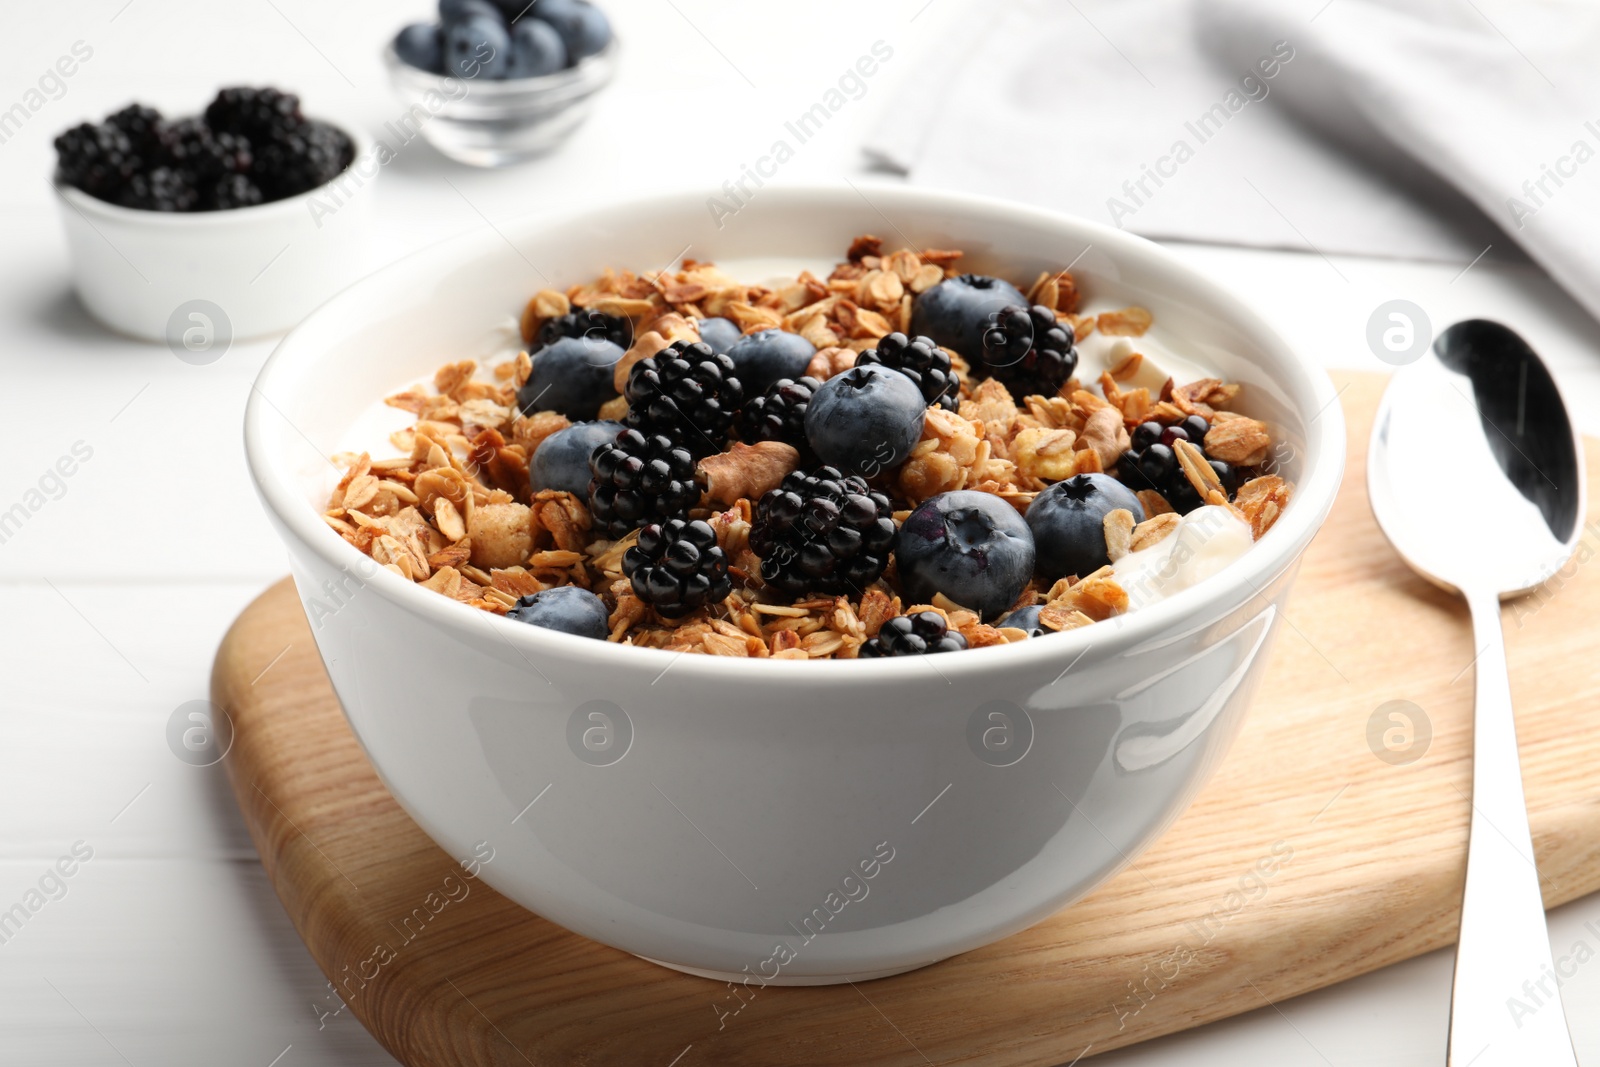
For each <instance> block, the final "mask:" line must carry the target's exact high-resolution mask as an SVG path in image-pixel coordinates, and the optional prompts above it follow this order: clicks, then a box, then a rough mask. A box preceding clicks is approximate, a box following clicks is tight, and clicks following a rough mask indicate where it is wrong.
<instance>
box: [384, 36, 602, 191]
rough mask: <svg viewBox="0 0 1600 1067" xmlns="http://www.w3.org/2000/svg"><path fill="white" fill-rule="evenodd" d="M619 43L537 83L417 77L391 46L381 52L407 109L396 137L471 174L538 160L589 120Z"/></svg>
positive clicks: (421, 72)
mask: <svg viewBox="0 0 1600 1067" xmlns="http://www.w3.org/2000/svg"><path fill="white" fill-rule="evenodd" d="M616 58H617V42H616V40H615V39H613V40H612V42H611V43H610V44H608V45H606V47H605V49H604V50H603V51H601V52H598V53H596V54H595V55H592V56H589V57H588V58H586V59H584V60H582V61H581V62H580V63H579V64H578V65H577V66H575V67H571V68H569V69H567V70H563V71H561V72H559V73H556V74H548V75H544V76H543V77H538V78H517V79H513V80H508V81H489V80H485V79H471V78H458V77H454V76H452V75H446V74H432V73H429V72H428V71H425V70H418V69H417V68H416V67H413V66H411V65H410V64H408V63H406V62H405V61H404V60H402V59H401V58H400V56H399V54H398V53H396V52H395V49H394V45H393V44H391V45H389V46H388V47H387V48H385V49H384V54H383V59H384V64H385V65H386V66H387V67H388V68H389V84H390V85H391V86H392V87H393V89H394V93H395V96H396V97H397V98H398V99H399V100H400V102H401V103H403V104H405V105H406V108H407V110H406V113H405V114H404V115H403V116H401V117H400V119H398V120H397V121H395V122H394V123H391V126H392V127H393V132H395V133H397V135H398V136H400V137H401V138H402V139H403V140H405V141H409V140H410V139H411V138H412V137H415V136H416V135H417V133H418V132H420V133H421V134H422V136H423V137H425V138H426V139H427V140H428V143H430V144H432V145H433V146H434V147H435V148H437V149H438V150H439V151H440V152H442V153H444V154H445V155H446V156H449V157H450V158H451V159H454V160H456V161H458V162H461V163H467V164H470V165H472V166H474V167H504V166H509V165H511V164H513V163H522V162H524V161H526V160H530V159H535V158H537V157H539V156H542V155H544V154H545V153H547V152H549V151H551V150H552V149H554V148H555V147H556V146H558V145H559V144H561V142H562V141H564V140H566V139H567V137H569V136H570V135H571V134H572V132H573V131H574V130H576V129H577V128H578V127H579V126H580V125H581V124H582V123H583V120H584V119H586V118H588V117H589V109H590V107H591V105H592V102H593V98H594V95H595V94H596V93H598V92H599V91H600V90H601V89H603V88H605V87H606V86H607V85H608V84H610V82H611V78H612V76H613V75H614V74H615V73H616Z"/></svg>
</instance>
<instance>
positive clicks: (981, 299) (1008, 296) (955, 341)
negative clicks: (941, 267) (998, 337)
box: [910, 274, 1028, 366]
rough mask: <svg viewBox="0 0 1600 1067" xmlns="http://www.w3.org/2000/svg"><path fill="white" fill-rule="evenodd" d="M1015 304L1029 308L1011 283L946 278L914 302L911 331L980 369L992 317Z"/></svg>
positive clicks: (979, 276) (983, 278)
mask: <svg viewBox="0 0 1600 1067" xmlns="http://www.w3.org/2000/svg"><path fill="white" fill-rule="evenodd" d="M1013 305H1020V306H1022V307H1027V306H1028V301H1027V300H1026V299H1025V298H1024V297H1023V295H1022V294H1021V293H1020V292H1018V291H1017V288H1016V286H1014V285H1012V284H1011V283H1010V282H1006V281H1001V280H1000V279H999V278H991V277H989V276H987V275H984V274H963V275H961V276H960V277H959V278H946V279H945V280H944V281H942V282H940V283H939V284H938V285H935V286H934V287H933V288H931V289H928V290H926V291H925V292H923V293H922V294H921V295H920V296H918V297H917V298H916V299H915V300H914V301H913V302H912V304H911V330H910V332H911V333H912V334H925V335H927V336H928V337H931V338H933V340H934V341H935V343H937V344H939V345H941V346H943V347H945V348H949V349H953V350H954V351H956V352H959V353H961V355H963V356H965V357H966V360H967V362H968V363H971V364H973V365H975V366H976V365H978V364H980V362H981V361H982V359H983V335H984V332H985V331H986V330H987V329H988V328H989V318H990V316H992V315H995V314H997V313H998V312H999V311H1000V310H1001V309H1002V308H1006V307H1010V306H1013Z"/></svg>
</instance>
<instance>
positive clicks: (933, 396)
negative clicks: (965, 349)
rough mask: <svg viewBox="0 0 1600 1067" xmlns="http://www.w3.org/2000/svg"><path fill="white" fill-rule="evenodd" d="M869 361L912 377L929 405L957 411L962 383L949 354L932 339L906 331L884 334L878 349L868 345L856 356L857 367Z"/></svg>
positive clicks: (879, 341)
mask: <svg viewBox="0 0 1600 1067" xmlns="http://www.w3.org/2000/svg"><path fill="white" fill-rule="evenodd" d="M869 363H878V364H881V365H883V366H885V367H888V368H889V369H890V370H897V371H899V372H900V373H901V374H904V375H905V376H906V377H907V378H910V379H911V380H912V381H913V382H915V383H916V386H917V388H918V389H920V390H921V391H922V399H924V400H926V401H927V402H928V404H929V406H930V407H931V406H932V405H934V404H938V405H939V406H940V407H942V408H944V409H946V410H947V411H954V410H956V408H957V407H958V406H959V405H960V394H961V382H960V380H958V379H957V378H956V375H955V372H954V371H953V370H952V369H951V366H950V353H948V352H946V351H945V350H944V349H942V348H940V347H939V346H938V345H936V344H934V343H933V341H932V339H930V338H927V337H915V338H912V337H907V336H906V335H905V334H903V333H891V334H890V335H889V336H887V337H881V338H879V339H878V347H877V348H869V349H867V350H866V351H865V352H862V353H861V354H860V355H859V356H857V357H856V366H858V367H861V366H865V365H867V364H869Z"/></svg>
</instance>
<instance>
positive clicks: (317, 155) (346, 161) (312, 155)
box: [251, 122, 355, 200]
mask: <svg viewBox="0 0 1600 1067" xmlns="http://www.w3.org/2000/svg"><path fill="white" fill-rule="evenodd" d="M251 144H253V145H257V144H258V145H259V147H258V148H257V149H256V152H255V165H254V167H253V168H252V170H251V177H252V178H253V179H254V180H255V182H256V184H257V185H259V186H261V190H262V192H263V193H265V194H266V196H267V199H269V200H282V199H284V198H286V197H290V196H299V195H300V194H301V193H304V192H308V191H310V190H312V189H315V188H317V187H318V186H321V185H326V184H328V183H329V182H331V181H333V179H335V178H337V177H338V176H339V175H340V174H341V173H343V172H344V169H345V168H346V167H348V166H349V165H350V163H351V162H352V161H353V160H354V159H355V144H354V143H353V142H352V141H351V140H350V138H349V136H348V135H347V134H346V133H345V132H344V131H343V130H340V129H337V128H335V127H333V126H329V125H328V124H327V123H325V122H305V123H303V124H302V125H301V127H300V129H298V130H296V131H294V132H292V133H289V134H287V135H285V136H283V137H281V138H278V139H276V140H271V141H267V142H265V143H261V142H257V141H254V140H252V141H251Z"/></svg>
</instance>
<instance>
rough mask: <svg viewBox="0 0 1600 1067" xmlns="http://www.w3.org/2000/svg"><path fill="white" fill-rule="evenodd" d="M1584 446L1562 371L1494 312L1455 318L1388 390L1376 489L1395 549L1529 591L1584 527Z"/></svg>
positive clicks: (1487, 582) (1449, 576)
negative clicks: (1565, 399)
mask: <svg viewBox="0 0 1600 1067" xmlns="http://www.w3.org/2000/svg"><path fill="white" fill-rule="evenodd" d="M1582 454H1583V453H1582V451H1581V448H1580V445H1579V442H1578V439H1577V436H1576V435H1575V434H1574V432H1573V428H1572V423H1571V420H1570V419H1569V418H1568V417H1567V409H1566V406H1565V405H1564V404H1563V403H1562V401H1561V394H1560V392H1559V391H1558V390H1557V388H1556V384H1555V380H1554V379H1552V378H1551V377H1550V372H1549V371H1548V370H1547V369H1546V368H1545V365H1544V363H1543V362H1541V361H1540V359H1539V357H1538V355H1537V354H1536V353H1535V352H1534V351H1533V349H1532V348H1530V347H1528V344H1527V342H1526V341H1524V340H1523V339H1522V338H1521V337H1519V336H1517V334H1516V333H1514V332H1513V331H1511V330H1509V329H1507V328H1506V327H1504V326H1502V325H1500V324H1499V323H1497V322H1488V321H1485V320H1483V319H1473V320H1471V321H1468V322H1461V323H1457V324H1456V325H1454V326H1452V327H1450V328H1449V329H1448V330H1446V331H1445V332H1444V333H1442V334H1440V335H1439V338H1438V339H1437V340H1436V341H1435V342H1434V345H1433V350H1432V351H1431V352H1430V353H1428V354H1427V355H1425V356H1423V358H1422V359H1421V360H1419V361H1418V362H1416V363H1414V364H1412V365H1411V366H1408V367H1405V368H1403V369H1401V370H1400V371H1398V372H1397V373H1396V374H1395V376H1394V379H1393V380H1392V381H1391V382H1390V384H1389V387H1388V389H1387V390H1386V391H1385V392H1384V395H1383V403H1382V405H1381V406H1380V407H1379V409H1378V416H1377V421H1376V422H1375V423H1374V425H1373V431H1372V443H1371V447H1370V449H1369V452H1368V463H1367V492H1368V496H1369V498H1370V499H1371V501H1372V509H1373V512H1374V513H1375V514H1376V515H1377V518H1378V523H1379V525H1381V526H1382V527H1383V530H1384V533H1385V534H1387V535H1388V537H1389V540H1390V541H1391V542H1392V543H1393V544H1394V547H1395V549H1396V550H1397V551H1398V552H1399V553H1400V555H1401V556H1402V557H1403V558H1404V559H1405V561H1406V562H1407V563H1408V564H1410V566H1411V567H1412V568H1413V569H1415V570H1416V571H1417V572H1418V573H1420V574H1421V575H1423V577H1425V578H1427V579H1429V580H1430V581H1433V582H1435V583H1437V584H1438V585H1441V586H1443V587H1444V588H1446V589H1449V590H1451V591H1453V592H1460V593H1462V594H1464V595H1466V594H1470V593H1472V592H1491V593H1495V594H1497V595H1499V596H1501V597H1506V596H1514V595H1517V594H1520V593H1525V592H1527V591H1528V590H1530V589H1533V588H1534V587H1535V586H1538V585H1539V584H1540V583H1542V582H1544V581H1545V580H1546V579H1548V578H1549V577H1550V576H1551V575H1553V574H1554V573H1555V572H1556V571H1557V570H1559V569H1560V568H1561V567H1562V565H1563V564H1565V563H1566V561H1567V559H1568V558H1569V557H1570V556H1571V555H1572V552H1573V550H1574V549H1575V548H1576V546H1577V540H1578V536H1579V534H1580V533H1581V532H1582V529H1583V525H1582V516H1583V513H1584V486H1583V478H1582V459H1581V457H1582Z"/></svg>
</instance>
